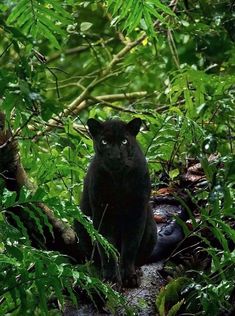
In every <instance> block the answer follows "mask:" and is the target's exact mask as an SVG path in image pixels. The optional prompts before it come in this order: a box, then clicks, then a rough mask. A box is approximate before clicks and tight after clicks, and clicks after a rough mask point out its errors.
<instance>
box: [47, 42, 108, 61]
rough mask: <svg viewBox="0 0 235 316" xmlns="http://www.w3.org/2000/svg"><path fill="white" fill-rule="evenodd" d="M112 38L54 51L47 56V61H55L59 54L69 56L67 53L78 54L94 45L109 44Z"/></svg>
mask: <svg viewBox="0 0 235 316" xmlns="http://www.w3.org/2000/svg"><path fill="white" fill-rule="evenodd" d="M113 40H114V39H113V38H109V39H108V40H106V41H103V40H102V39H101V40H99V41H98V42H96V43H93V44H90V45H84V46H77V47H73V48H70V49H67V50H66V51H65V52H63V53H61V52H60V53H56V54H54V55H52V56H51V57H49V58H48V59H47V63H51V62H52V61H55V60H56V59H58V58H60V57H61V55H66V56H69V55H75V54H79V53H82V52H85V51H87V50H89V49H90V48H91V47H94V46H102V45H103V44H109V43H110V42H112V41H113Z"/></svg>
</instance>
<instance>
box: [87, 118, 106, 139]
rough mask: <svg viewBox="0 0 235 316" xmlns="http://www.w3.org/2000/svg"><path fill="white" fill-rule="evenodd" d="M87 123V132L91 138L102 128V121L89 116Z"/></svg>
mask: <svg viewBox="0 0 235 316" xmlns="http://www.w3.org/2000/svg"><path fill="white" fill-rule="evenodd" d="M87 125H88V129H89V132H90V134H91V136H92V137H93V138H94V137H96V136H97V135H98V134H99V133H100V132H101V130H102V129H103V125H102V123H101V122H99V121H97V120H95V119H93V118H90V119H89V120H88V121H87Z"/></svg>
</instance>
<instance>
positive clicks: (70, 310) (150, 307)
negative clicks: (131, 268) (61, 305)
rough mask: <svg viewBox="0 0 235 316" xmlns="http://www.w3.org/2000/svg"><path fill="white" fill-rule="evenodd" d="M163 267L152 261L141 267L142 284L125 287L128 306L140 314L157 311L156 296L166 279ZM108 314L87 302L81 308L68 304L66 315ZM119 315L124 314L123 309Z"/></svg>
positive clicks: (90, 315) (153, 313) (151, 313)
mask: <svg viewBox="0 0 235 316" xmlns="http://www.w3.org/2000/svg"><path fill="white" fill-rule="evenodd" d="M161 269H162V264H161V263H152V264H148V265H144V266H142V267H141V271H142V276H141V284H140V286H139V287H138V288H135V289H123V292H122V294H123V296H124V297H125V298H126V300H127V303H128V306H131V307H134V309H135V310H136V315H138V316H151V315H152V316H153V315H155V316H156V315H157V312H156V304H155V301H156V296H157V294H158V292H159V290H160V288H161V287H162V286H163V285H164V283H165V281H164V279H163V278H162V276H161V275H160V273H159V270H161ZM105 315H106V316H107V315H109V314H108V313H104V312H103V313H102V312H97V311H96V310H95V308H94V306H93V305H92V304H86V305H83V306H81V307H80V308H78V309H77V308H75V307H72V306H68V307H67V308H66V310H65V312H64V316H105ZM116 315H117V316H120V315H124V312H123V310H122V309H120V310H119V311H118V312H117V313H116Z"/></svg>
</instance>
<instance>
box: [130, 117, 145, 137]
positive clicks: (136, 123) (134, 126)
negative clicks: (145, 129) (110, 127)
mask: <svg viewBox="0 0 235 316" xmlns="http://www.w3.org/2000/svg"><path fill="white" fill-rule="evenodd" d="M141 123H142V120H141V119H140V118H134V119H133V120H131V121H130V122H129V123H128V124H127V130H128V131H129V133H130V134H131V135H133V136H136V135H137V134H138V133H139V131H140V126H141Z"/></svg>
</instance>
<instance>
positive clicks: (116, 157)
mask: <svg viewBox="0 0 235 316" xmlns="http://www.w3.org/2000/svg"><path fill="white" fill-rule="evenodd" d="M109 158H110V159H111V160H112V161H113V162H119V161H120V160H121V153H120V149H119V147H118V146H114V147H113V148H112V151H111V152H110V155H109Z"/></svg>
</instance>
